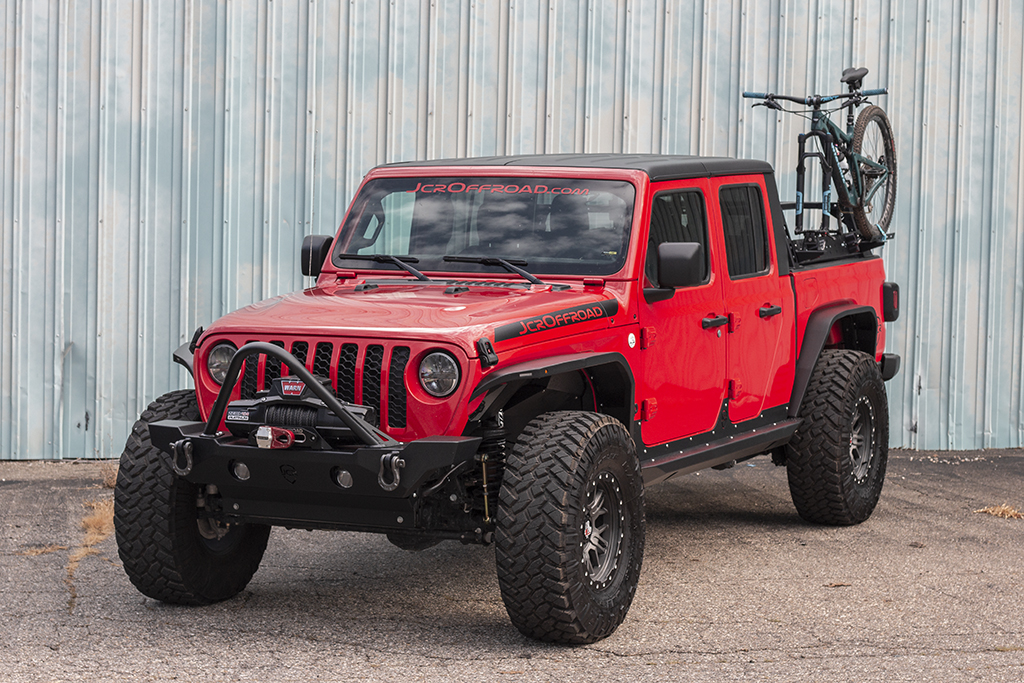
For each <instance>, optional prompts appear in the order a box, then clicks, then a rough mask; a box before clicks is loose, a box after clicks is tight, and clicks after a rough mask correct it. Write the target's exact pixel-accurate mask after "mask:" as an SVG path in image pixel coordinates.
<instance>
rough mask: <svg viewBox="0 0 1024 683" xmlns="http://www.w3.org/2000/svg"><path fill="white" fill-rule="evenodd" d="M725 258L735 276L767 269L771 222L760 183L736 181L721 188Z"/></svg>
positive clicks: (731, 273) (730, 275)
mask: <svg viewBox="0 0 1024 683" xmlns="http://www.w3.org/2000/svg"><path fill="white" fill-rule="evenodd" d="M718 199H719V201H720V202H721V205H722V232H723V233H725V260H726V262H727V263H728V265H729V277H731V278H733V279H736V278H738V277H743V276H746V275H756V274H758V273H765V272H767V271H768V225H767V223H766V222H765V218H764V202H763V201H762V200H761V188H759V187H758V186H757V185H736V186H733V187H723V188H722V189H721V190H719V193H718Z"/></svg>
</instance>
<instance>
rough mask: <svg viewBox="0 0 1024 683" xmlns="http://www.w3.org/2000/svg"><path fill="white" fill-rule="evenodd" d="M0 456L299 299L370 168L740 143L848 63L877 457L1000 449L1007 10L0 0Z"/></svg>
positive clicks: (1005, 432) (96, 441)
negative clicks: (874, 103)
mask: <svg viewBox="0 0 1024 683" xmlns="http://www.w3.org/2000/svg"><path fill="white" fill-rule="evenodd" d="M0 21H2V23H3V25H2V28H0V59H2V62H0V79H2V80H0V112H2V126H0V218H2V230H3V232H2V250H3V251H2V261H3V278H2V280H0V302H2V322H0V324H2V337H0V389H2V397H0V458H58V457H64V458H76V457H113V456H116V455H117V454H118V453H119V452H120V449H121V446H122V444H123V442H124V439H125V436H126V434H127V432H128V430H129V428H130V426H131V423H132V421H133V420H134V419H135V417H136V415H137V414H138V412H139V411H140V409H141V408H142V407H143V406H144V405H145V403H146V402H147V401H149V400H151V399H152V398H153V397H154V396H156V395H159V394H160V393H162V392H164V391H167V390H169V389H172V388H177V387H181V386H186V385H187V378H186V375H185V373H184V372H183V371H182V370H180V369H179V368H177V366H174V365H172V364H171V362H170V356H171V351H172V350H173V349H174V348H175V347H176V346H178V345H179V344H181V343H182V342H183V341H186V340H187V338H188V337H189V336H190V334H191V332H192V330H193V329H194V328H195V327H197V326H198V325H201V324H207V323H209V322H210V321H211V320H213V319H214V318H216V317H217V316H219V315H220V314H222V313H225V312H227V311H229V310H232V309H234V308H237V307H239V306H242V305H244V304H247V303H249V302H252V301H255V300H259V299H262V298H265V297H267V296H271V295H274V294H278V293H281V292H284V291H288V290H291V289H295V288H298V287H300V286H301V285H302V281H301V280H302V278H301V275H300V274H299V270H298V268H297V260H298V259H297V252H298V247H299V243H300V241H301V238H302V236H303V235H306V234H310V233H331V232H333V231H334V229H335V227H336V226H337V225H338V223H339V222H340V220H341V218H342V216H343V213H344V211H345V208H346V205H347V202H348V201H349V199H350V198H351V195H352V193H353V191H354V189H355V187H356V186H357V184H358V182H359V180H360V178H361V177H362V176H363V174H364V173H365V172H366V171H367V170H369V169H370V168H371V167H372V166H374V165H375V164H377V163H380V162H384V161H393V160H404V159H417V158H420V159H422V158H436V157H443V156H466V155H488V154H501V153H530V152H568V151H587V152H596V151H623V152H647V151H655V152H671V153H700V154H727V155H738V156H748V157H755V158H766V159H768V160H770V161H772V162H773V163H774V164H775V165H776V167H777V168H779V169H780V172H781V173H780V175H781V178H780V179H781V185H782V194H783V196H784V197H785V196H787V195H788V196H791V195H792V192H793V185H794V178H793V173H792V170H791V169H792V167H793V165H794V154H795V142H794V141H795V136H796V134H797V132H798V131H799V130H801V128H802V126H803V124H804V122H803V121H802V120H801V119H798V118H795V117H786V116H782V117H780V116H774V115H769V114H768V112H767V111H766V110H764V109H756V110H751V109H749V107H748V106H747V105H748V104H749V103H748V102H744V101H743V100H741V98H740V92H741V91H742V90H744V89H757V90H771V91H775V92H788V93H794V94H804V93H811V92H834V91H837V89H838V88H839V83H838V76H839V74H840V72H841V71H842V69H843V67H845V66H851V65H858V66H861V65H862V66H867V67H868V68H870V69H871V75H870V76H869V77H868V80H867V85H868V86H869V87H873V86H876V85H879V84H885V85H888V87H889V88H890V92H891V94H890V95H889V96H887V97H884V98H881V100H880V104H882V105H883V106H884V107H885V108H886V110H887V111H888V112H889V115H890V117H891V118H892V120H893V123H894V126H895V129H896V132H897V141H898V145H899V162H900V166H899V168H900V179H899V201H898V208H897V220H896V226H897V229H898V236H897V239H896V241H895V242H894V243H893V244H892V245H891V246H890V247H887V249H886V252H885V253H886V256H885V257H886V260H887V262H888V267H889V269H890V273H891V275H892V277H893V279H895V280H897V281H898V282H900V283H901V285H902V291H903V314H902V318H901V320H900V321H899V322H898V323H896V324H895V325H892V326H891V329H890V335H889V345H888V346H889V349H890V350H893V351H896V352H898V353H900V354H901V355H902V356H903V360H904V366H903V370H902V371H901V374H900V375H899V376H898V377H897V378H896V379H895V380H894V381H893V382H892V383H890V385H889V388H890V400H891V406H892V422H893V429H892V435H893V443H894V445H906V446H915V447H919V448H974V447H982V446H992V447H995V446H1019V445H1022V444H1024V413H1022V410H1024V401H1022V391H1024V381H1022V380H1024V366H1022V363H1021V356H1022V346H1021V345H1022V337H1024V230H1022V228H1021V225H1022V219H1024V191H1022V183H1024V168H1022V159H1024V153H1022V152H1024V137H1022V129H1024V123H1022V114H1021V111H1022V106H1021V105H1022V102H1021V92H1022V89H1024V75H1022V74H1024V68H1022V64H1024V54H1022V44H1024V38H1022V36H1024V32H1022V31H1021V27H1022V26H1024V5H1022V3H1021V2H1019V0H1013V1H1009V0H980V1H978V2H968V1H967V0H916V1H915V0H903V1H900V0H845V1H844V0H808V1H804V0H731V1H730V0H703V2H700V1H698V2H691V1H690V0H637V1H628V2H627V1H625V0H618V1H617V2H616V1H613V0H591V1H590V2H586V1H584V0H579V1H572V0H550V1H548V0H487V1H484V0H391V1H390V2H376V1H369V0H353V1H351V2H334V1H327V0H265V1H256V0H220V1H216V0H209V1H202V0H166V1H165V0H160V1H159V2H155V1H154V2H131V1H129V0H81V1H76V2H71V1H66V2H58V1H57V0H25V1H18V0H0Z"/></svg>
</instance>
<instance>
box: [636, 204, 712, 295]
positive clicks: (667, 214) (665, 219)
mask: <svg viewBox="0 0 1024 683" xmlns="http://www.w3.org/2000/svg"><path fill="white" fill-rule="evenodd" d="M706 215H707V214H706V213H705V211H704V195H703V194H701V193H700V192H699V191H696V190H683V191H679V192H662V193H660V194H657V195H655V197H654V201H653V203H652V205H651V231H650V234H649V235H648V237H647V262H646V265H645V266H644V272H645V273H646V274H647V279H648V280H650V282H651V284H652V285H653V286H655V287H658V286H659V283H658V245H659V244H662V243H664V242H697V243H699V244H700V245H701V246H703V247H704V272H703V275H702V277H701V282H707V281H708V277H709V275H710V272H711V271H710V268H709V263H710V257H709V251H708V225H707V218H706Z"/></svg>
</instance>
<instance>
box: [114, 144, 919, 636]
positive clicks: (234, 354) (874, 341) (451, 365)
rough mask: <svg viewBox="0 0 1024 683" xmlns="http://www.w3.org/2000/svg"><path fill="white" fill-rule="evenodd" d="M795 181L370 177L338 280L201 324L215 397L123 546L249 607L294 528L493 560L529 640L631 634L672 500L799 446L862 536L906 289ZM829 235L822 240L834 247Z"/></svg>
mask: <svg viewBox="0 0 1024 683" xmlns="http://www.w3.org/2000/svg"><path fill="white" fill-rule="evenodd" d="M782 208H783V207H782V205H781V204H780V202H779V197H778V192H777V189H776V183H775V177H774V173H773V171H772V168H771V166H770V165H769V164H767V163H765V162H761V161H749V160H740V159H725V158H702V157H691V156H659V155H600V154H594V155H584V154H579V155H553V156H509V157H493V158H478V159H459V160H443V161H431V162H417V163H399V164H390V165H385V166H381V167H379V168H376V169H374V170H373V171H371V172H370V173H369V174H368V175H367V177H366V179H365V180H364V182H363V184H362V186H361V187H360V188H359V191H358V193H357V195H356V197H355V199H354V200H353V202H352V205H351V207H350V209H349V211H348V214H347V216H346V218H345V220H344V222H343V223H342V225H341V227H340V229H339V230H338V233H337V235H336V236H335V237H334V238H333V239H332V238H330V237H326V236H311V237H307V238H306V239H305V241H304V242H303V245H302V266H303V272H304V273H305V274H306V275H310V276H313V277H315V278H316V283H315V285H314V286H312V287H310V288H308V289H305V290H302V291H300V292H295V293H292V294H288V295H285V296H279V297H276V298H273V299H269V300H267V301H263V302H261V303H258V304H254V305H252V306H249V307H247V308H244V309H242V310H240V311H236V312H235V313H231V314H230V315H227V316H224V317H223V318H221V319H220V320H218V321H217V322H215V323H214V324H213V325H211V326H210V327H209V328H208V329H206V330H203V329H202V328H200V329H199V330H197V331H196V334H195V336H194V337H193V338H192V341H191V343H189V344H186V345H185V346H183V347H182V348H181V349H179V350H178V351H177V352H176V353H175V359H176V360H177V361H178V362H180V363H182V364H184V365H185V366H186V367H187V368H188V369H189V370H190V372H191V373H192V376H193V378H194V380H195V387H196V388H195V390H194V391H192V390H186V391H174V392H171V393H168V394H166V395H164V396H162V397H160V398H158V399H157V400H156V401H154V402H153V403H152V404H151V405H150V406H149V408H148V409H147V410H146V411H145V412H144V413H143V414H142V416H141V418H140V419H139V421H138V422H136V423H135V426H134V428H133V430H132V434H131V435H130V436H129V438H128V442H127V444H126V446H125V450H124V454H123V455H122V457H121V465H120V472H119V474H118V479H117V486H116V492H115V523H116V530H117V543H118V550H119V553H120V556H121V559H122V560H123V561H124V568H125V571H126V572H127V574H128V576H129V578H130V579H131V581H132V583H133V584H135V586H136V587H137V588H138V589H139V590H140V591H141V592H142V593H144V594H145V595H147V596H150V597H152V598H155V599H157V600H162V601H165V602H170V603H178V604H190V605H196V604H207V603H211V602H215V601H218V600H224V599H226V598H229V597H231V596H233V595H235V594H237V593H238V592H239V591H241V590H242V589H243V588H244V587H245V586H246V584H247V583H248V582H249V580H250V578H251V577H252V575H253V574H254V573H255V571H256V569H257V567H258V566H259V563H260V559H261V557H262V555H263V552H264V549H265V548H266V545H267V539H268V536H269V533H270V527H271V526H284V527H289V528H299V529H345V530H353V531H368V532H378V533H384V534H387V537H388V539H389V540H390V541H391V542H392V543H394V544H395V545H397V546H398V547H400V548H405V549H408V550H418V549H423V548H427V547H430V546H431V545H434V544H435V543H438V542H439V541H442V540H445V539H456V540H460V541H462V542H463V543H494V545H495V548H496V557H497V572H498V580H499V584H500V587H501V595H502V599H503V600H504V603H505V606H506V608H507V610H508V614H509V616H510V617H511V619H512V622H513V623H514V624H515V626H516V627H517V628H519V630H520V631H522V632H523V633H524V634H526V635H528V636H531V637H533V638H538V639H541V640H547V641H557V642H567V643H586V642H593V641H595V640H598V639H600V638H603V637H605V636H607V635H609V634H610V633H612V632H613V631H614V630H615V628H616V627H617V626H618V625H619V624H620V623H621V622H622V620H623V619H624V618H625V615H626V612H627V610H628V609H629V605H630V603H631V602H632V599H633V595H634V592H635V590H636V586H637V580H638V577H639V575H640V566H641V562H642V558H643V549H644V489H645V487H647V486H650V485H652V484H656V483H658V482H661V481H664V480H666V479H668V478H670V477H673V476H675V475H678V474H683V473H688V472H694V471H697V470H700V469H703V468H707V467H716V468H724V467H729V466H731V465H733V464H735V463H736V462H740V461H743V460H746V459H748V458H752V457H754V456H757V455H760V454H770V456H771V457H772V459H773V461H774V462H775V463H776V464H778V465H785V467H786V468H787V470H788V476H789V486H790V490H791V491H792V496H793V501H794V503H795V505H796V509H797V511H798V512H799V514H800V516H801V517H803V518H804V519H806V520H808V521H811V522H816V523H821V524H834V525H845V524H856V523H858V522H862V521H864V520H865V519H867V518H868V516H870V514H871V512H872V510H873V509H874V507H875V504H876V503H877V501H878V497H879V494H880V492H881V489H882V481H883V479H884V476H885V466H886V456H887V443H888V438H889V435H888V407H887V402H886V394H885V386H884V384H883V381H884V380H887V379H889V378H891V377H892V376H893V375H894V374H895V373H896V372H897V370H898V368H899V357H898V356H895V355H891V354H885V353H883V348H884V341H885V326H884V325H883V322H884V321H890V320H895V319H896V316H897V304H898V296H897V288H896V286H895V285H894V284H893V283H886V282H884V279H885V278H884V272H883V266H882V259H881V258H879V257H878V256H877V255H874V254H873V253H872V249H873V248H874V247H875V246H878V245H877V244H863V243H859V241H858V240H857V239H852V240H851V239H845V240H843V239H838V238H836V239H832V240H831V241H829V240H826V239H824V238H820V239H819V238H816V239H815V240H814V242H815V244H813V245H810V246H808V245H809V242H810V241H809V240H800V239H798V237H797V236H793V237H791V236H790V235H789V233H788V230H787V228H786V226H785V224H784V220H783V215H782ZM819 237H821V236H819Z"/></svg>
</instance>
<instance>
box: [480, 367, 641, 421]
mask: <svg viewBox="0 0 1024 683" xmlns="http://www.w3.org/2000/svg"><path fill="white" fill-rule="evenodd" d="M601 366H611V367H616V368H618V369H619V370H620V371H621V375H622V379H623V380H624V381H625V384H626V386H625V393H626V396H625V397H624V401H625V405H623V406H621V407H620V408H621V411H617V412H621V415H616V414H615V413H612V412H609V414H610V415H612V416H613V417H618V418H619V419H620V420H622V421H623V424H625V425H627V428H628V426H629V424H630V422H631V421H632V416H633V414H634V413H635V412H636V411H635V407H634V405H633V401H634V400H635V396H636V381H635V380H634V378H633V369H632V368H630V366H629V362H628V361H627V360H626V357H625V356H623V355H622V354H621V353H618V352H615V351H610V352H605V353H571V354H564V355H558V356H548V357H546V358H538V359H535V360H529V361H524V362H522V363H516V364H515V365H509V366H508V367H504V368H501V369H499V370H496V371H495V372H493V373H492V374H490V375H488V376H487V377H485V378H484V379H483V381H481V382H480V383H479V384H477V385H476V387H475V388H474V389H473V391H472V392H471V394H470V397H469V400H471V401H472V400H474V399H476V398H478V397H480V396H483V395H484V394H486V393H487V392H489V391H491V390H492V389H495V388H497V387H500V386H502V385H508V384H518V383H525V382H528V381H530V380H534V379H543V378H545V377H554V376H556V375H561V374H565V373H568V372H576V371H578V370H586V369H588V368H597V367H601Z"/></svg>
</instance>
